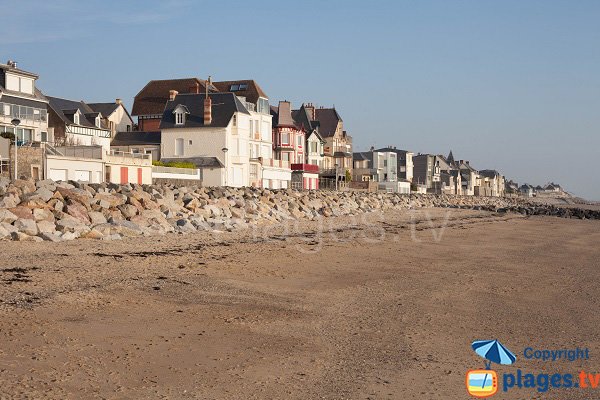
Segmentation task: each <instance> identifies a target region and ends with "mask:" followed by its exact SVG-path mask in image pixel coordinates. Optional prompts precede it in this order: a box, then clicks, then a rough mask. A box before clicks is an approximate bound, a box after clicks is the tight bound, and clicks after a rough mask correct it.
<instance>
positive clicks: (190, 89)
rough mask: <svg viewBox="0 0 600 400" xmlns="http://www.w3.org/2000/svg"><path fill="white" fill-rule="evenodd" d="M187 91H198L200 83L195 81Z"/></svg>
mask: <svg viewBox="0 0 600 400" xmlns="http://www.w3.org/2000/svg"><path fill="white" fill-rule="evenodd" d="M189 92H190V93H196V94H198V93H200V84H199V83H198V82H196V84H195V85H193V86H190V88H189Z"/></svg>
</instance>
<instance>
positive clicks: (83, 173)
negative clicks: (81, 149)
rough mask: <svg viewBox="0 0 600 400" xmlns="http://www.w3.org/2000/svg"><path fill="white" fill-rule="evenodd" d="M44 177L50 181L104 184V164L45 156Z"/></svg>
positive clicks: (87, 159)
mask: <svg viewBox="0 0 600 400" xmlns="http://www.w3.org/2000/svg"><path fill="white" fill-rule="evenodd" d="M45 173H46V175H45V176H46V177H47V178H48V179H52V180H74V181H87V182H91V183H100V182H104V162H103V161H102V160H100V159H90V158H78V157H64V156H54V155H47V156H46V168H45Z"/></svg>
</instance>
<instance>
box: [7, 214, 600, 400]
mask: <svg viewBox="0 0 600 400" xmlns="http://www.w3.org/2000/svg"><path fill="white" fill-rule="evenodd" d="M384 217H385V218H384ZM384 219H385V221H384ZM319 232H323V234H322V235H319ZM599 243H600V221H585V220H583V221H582V220H568V219H560V218H551V217H530V218H526V217H522V216H517V215H512V214H507V215H492V214H490V213H485V212H477V211H465V210H452V211H450V210H442V209H437V210H424V211H402V212H395V213H388V214H386V215H385V216H383V215H381V214H371V215H369V216H367V217H360V218H356V219H351V218H331V219H327V220H325V221H324V222H323V223H318V222H305V223H301V224H298V225H294V224H293V223H291V224H288V225H280V226H277V227H273V226H265V227H261V228H259V229H256V230H249V231H245V232H241V233H214V234H208V233H206V234H200V233H198V234H193V235H187V236H181V235H168V236H164V237H158V238H156V237H154V238H137V239H128V240H123V241H118V242H99V241H91V240H90V241H88V240H77V241H74V242H69V243H58V244H53V243H18V242H2V243H0V246H1V248H2V254H3V257H2V259H1V261H0V264H1V265H0V270H1V272H0V299H1V303H0V342H1V343H2V344H1V345H0V398H2V399H4V398H36V399H41V398H52V399H84V398H85V399H88V398H106V399H466V398H468V395H467V393H466V390H465V373H466V371H467V370H469V369H476V368H482V367H483V360H482V359H481V358H479V357H478V356H477V355H476V354H475V353H473V351H472V350H471V349H470V343H471V342H472V341H473V340H476V339H496V338H497V339H500V340H501V341H502V342H503V343H504V344H505V345H507V346H508V347H509V348H510V349H511V350H512V351H513V352H514V353H515V354H516V355H517V364H515V365H514V366H500V367H497V368H495V369H496V371H497V372H498V373H499V374H501V373H504V372H515V371H516V369H517V368H521V369H522V370H527V371H529V372H534V373H541V372H544V371H545V372H547V373H554V372H560V373H567V372H573V373H577V372H578V371H579V370H580V369H582V368H584V369H586V370H588V371H589V372H600V342H599V333H598V332H599V330H598V327H599V326H600V318H599V317H598V312H597V309H598V303H599V300H600V292H599V291H598V280H599V279H598V276H599V274H598V266H599V265H598V264H599V259H600V257H599V256H600V248H599ZM528 346H532V347H534V348H569V347H576V346H580V347H588V348H589V349H590V355H591V358H590V360H588V361H575V362H565V361H561V362H542V361H534V360H525V359H524V357H523V356H522V352H523V349H524V348H525V347H528ZM597 390H600V388H599V389H597ZM595 393H599V392H595ZM595 393H594V392H593V391H592V392H590V390H581V389H578V390H569V391H566V390H565V389H562V390H561V389H557V390H550V391H549V392H547V393H545V394H543V395H542V394H538V393H537V392H536V391H535V390H532V389H527V390H526V389H521V390H517V389H515V390H513V391H509V392H507V393H504V394H501V395H498V396H497V397H499V398H503V399H522V398H544V399H546V398H555V399H566V398H569V399H584V398H585V399H588V398H594V397H597V395H595Z"/></svg>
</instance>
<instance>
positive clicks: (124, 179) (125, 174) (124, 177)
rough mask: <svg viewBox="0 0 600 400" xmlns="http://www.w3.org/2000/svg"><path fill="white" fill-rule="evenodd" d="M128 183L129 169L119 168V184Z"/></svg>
mask: <svg viewBox="0 0 600 400" xmlns="http://www.w3.org/2000/svg"><path fill="white" fill-rule="evenodd" d="M128 181H129V168H127V167H121V184H124V183H127V182H128Z"/></svg>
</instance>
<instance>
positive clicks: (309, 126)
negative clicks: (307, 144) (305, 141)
mask: <svg viewBox="0 0 600 400" xmlns="http://www.w3.org/2000/svg"><path fill="white" fill-rule="evenodd" d="M292 119H293V120H294V124H296V126H297V127H298V128H300V129H304V131H305V132H310V131H315V132H316V131H317V130H318V125H317V124H315V121H311V120H310V116H309V115H308V111H307V110H306V107H304V104H302V106H301V107H300V109H299V110H292ZM318 135H319V137H320V138H321V139H323V136H322V135H321V134H320V133H319V134H318Z"/></svg>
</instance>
